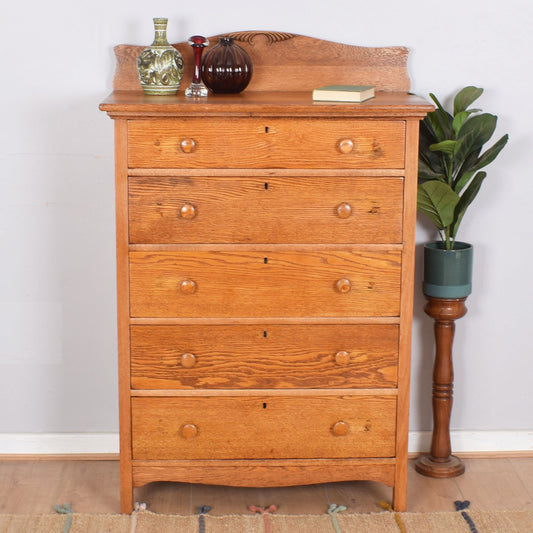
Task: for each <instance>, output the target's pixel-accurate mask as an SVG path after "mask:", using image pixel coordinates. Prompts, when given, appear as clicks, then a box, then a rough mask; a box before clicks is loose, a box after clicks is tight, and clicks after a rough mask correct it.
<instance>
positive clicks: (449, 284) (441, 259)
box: [423, 241, 474, 299]
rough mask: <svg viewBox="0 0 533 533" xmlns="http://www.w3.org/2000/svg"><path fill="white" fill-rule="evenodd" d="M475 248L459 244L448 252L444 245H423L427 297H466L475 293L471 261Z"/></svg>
mask: <svg viewBox="0 0 533 533" xmlns="http://www.w3.org/2000/svg"><path fill="white" fill-rule="evenodd" d="M473 255H474V248H473V246H472V245H471V244H468V243H466V242H456V243H455V248H454V249H453V250H446V249H445V248H444V247H443V243H442V242H440V241H439V242H429V243H426V244H425V245H424V285H423V290H424V294H425V295H426V296H432V297H433V298H450V299H453V298H466V297H467V296H468V295H469V294H470V293H471V292H472V260H473Z"/></svg>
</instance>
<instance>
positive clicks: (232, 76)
mask: <svg viewBox="0 0 533 533" xmlns="http://www.w3.org/2000/svg"><path fill="white" fill-rule="evenodd" d="M252 72H253V64H252V60H251V58H250V56H249V55H248V53H247V52H246V51H245V50H244V48H241V47H240V46H239V45H238V44H235V42H234V41H233V38H232V37H229V36H225V37H220V39H219V41H218V44H217V45H215V46H213V48H210V49H209V50H208V51H207V52H206V54H205V55H204V59H203V61H202V79H203V80H204V83H205V84H206V86H207V88H208V89H210V90H211V91H213V92H214V93H226V94H228V93H229V94H235V93H240V92H241V91H242V90H244V89H245V88H246V86H247V85H248V83H249V82H250V79H251V78H252Z"/></svg>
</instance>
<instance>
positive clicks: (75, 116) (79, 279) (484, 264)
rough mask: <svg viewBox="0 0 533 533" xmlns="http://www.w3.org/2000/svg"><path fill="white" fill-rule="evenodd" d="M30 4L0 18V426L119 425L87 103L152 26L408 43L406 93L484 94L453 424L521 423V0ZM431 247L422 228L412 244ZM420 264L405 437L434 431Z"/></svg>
mask: <svg viewBox="0 0 533 533" xmlns="http://www.w3.org/2000/svg"><path fill="white" fill-rule="evenodd" d="M29 1H30V3H29V5H28V6H27V7H28V8H27V9H26V10H25V11H24V13H21V12H20V11H18V10H15V8H14V4H13V3H12V2H10V3H7V5H6V6H3V7H1V8H0V15H1V16H0V35H2V51H3V53H2V57H3V61H2V66H3V68H2V70H3V75H2V78H1V80H2V82H1V84H0V92H1V94H2V98H1V101H2V102H3V105H2V121H1V124H2V126H1V127H0V245H1V250H2V261H0V403H1V405H2V414H1V415H0V431H2V432H84V431H87V432H108V431H110V432H113V431H116V430H117V424H118V423H117V387H116V375H117V373H116V347H115V342H116V332H115V295H114V292H115V272H114V268H115V264H114V214H113V209H114V206H113V201H114V200H113V144H112V143H113V124H112V121H111V120H110V119H109V118H107V117H106V115H105V114H103V113H101V112H99V111H98V103H99V101H100V100H101V99H102V98H103V97H104V96H105V95H106V94H107V93H108V92H110V90H111V80H112V74H113V70H114V59H113V54H112V47H113V46H114V45H115V44H118V43H130V44H149V43H150V42H151V41H152V37H153V30H152V20H151V19H152V17H153V16H167V17H168V18H169V38H170V40H171V41H173V42H177V41H182V40H185V39H186V38H187V37H188V36H190V35H192V34H195V33H202V34H205V35H215V34H218V33H222V32H224V31H237V30H251V29H255V30H258V29H265V30H267V29H268V30H278V31H290V32H293V33H299V34H304V35H310V36H313V37H319V38H323V39H329V40H335V41H340V42H345V43H349V44H359V45H363V46H386V45H405V46H408V47H409V48H410V49H411V50H412V53H411V57H410V63H409V68H410V73H411V78H412V90H413V92H416V93H418V94H420V95H422V96H427V94H428V93H429V92H430V91H431V92H435V93H436V94H438V95H439V97H441V98H442V99H443V100H445V101H446V100H447V96H448V95H450V94H452V93H453V92H455V91H456V90H457V89H459V88H460V87H462V86H464V85H469V84H474V85H478V86H481V87H484V88H485V94H484V96H483V97H482V99H481V100H480V102H479V105H480V106H481V107H483V108H484V109H485V110H487V111H490V112H493V113H496V114H497V115H499V117H500V121H499V126H498V130H497V132H496V134H497V136H501V135H502V134H503V133H505V132H509V133H510V137H511V139H510V142H509V145H508V146H507V147H506V148H505V150H504V151H503V152H502V154H501V156H500V157H499V158H498V160H497V161H496V162H495V163H493V164H492V165H491V166H490V167H489V169H488V173H489V175H488V178H487V179H486V181H485V183H484V186H483V188H482V190H481V193H480V195H479V197H478V199H477V200H476V202H475V204H474V205H473V206H472V207H471V210H470V212H469V213H468V215H467V218H466V219H465V221H464V223H463V227H462V232H461V235H460V237H461V239H462V240H468V241H470V242H473V243H474V244H475V247H476V251H475V253H476V256H475V269H474V270H475V272H474V276H475V278H474V292H473V294H472V295H471V297H470V298H469V300H468V308H469V312H468V314H467V316H466V317H465V318H463V319H461V320H460V321H458V323H457V333H456V342H455V363H456V394H455V400H456V401H455V406H454V413H453V419H452V426H453V427H454V428H457V429H464V430H478V429H490V430H496V429H506V430H509V429H531V428H533V419H532V416H531V394H530V390H531V387H530V385H531V376H532V375H533V358H532V357H531V355H532V353H531V352H532V349H531V342H530V338H531V326H530V322H531V320H530V314H531V311H530V309H531V301H533V290H532V288H531V282H530V278H531V276H530V272H531V267H530V265H529V261H528V260H531V259H533V257H532V256H533V251H532V248H531V247H530V246H528V245H529V240H530V239H531V224H530V218H531V215H530V211H531V209H530V205H529V198H531V197H532V196H533V180H532V179H531V166H532V165H531V163H532V161H531V153H532V151H531V146H532V145H533V133H532V131H531V128H530V124H531V123H532V122H533V120H532V119H533V117H532V110H531V106H530V90H531V85H532V81H533V80H532V77H533V75H532V71H531V60H532V57H531V55H532V52H531V50H533V36H532V35H533V34H532V33H531V30H530V23H531V20H532V16H533V4H531V2H530V1H529V0H523V1H521V0H509V1H508V2H506V4H505V9H501V5H500V4H498V3H495V2H488V3H487V2H485V0H472V1H470V2H464V1H463V0H462V1H458V0H452V1H450V2H448V3H447V4H446V10H445V11H439V10H438V8H437V4H431V3H428V2H427V1H426V0H411V1H410V2H403V3H398V2H396V1H393V0H383V1H382V2H376V3H372V2H370V3H369V2H366V3H365V5H364V7H361V6H360V5H359V4H358V3H357V2H352V1H335V0H332V1H330V2H327V3H324V2H318V1H316V0H312V1H304V0H293V1H292V2H290V6H288V4H287V2H286V1H283V2H282V1H280V0H271V1H270V2H269V3H268V5H267V4H264V3H254V2H250V1H244V0H236V1H233V2H220V1H216V2H215V1H214V0H203V2H201V3H195V2H170V1H168V0H159V1H158V2H155V3H154V2H139V1H137V0H134V1H132V0H129V1H124V0H119V1H117V2H102V1H100V0H94V1H93V2H90V3H86V4H85V5H83V6H82V5H80V4H79V3H76V2H67V1H58V0H50V1H49V2H46V3H40V2H37V1H35V0H29ZM487 4H489V5H487ZM490 4H493V5H490ZM22 15H23V16H22ZM498 134H499V135H498ZM497 136H495V138H497ZM431 238H433V235H432V232H431V228H430V227H429V226H428V225H427V224H426V223H425V222H424V221H422V220H419V224H418V241H419V242H420V243H422V242H424V241H425V240H428V239H431ZM419 252H421V250H420V249H419ZM419 259H420V253H419ZM420 266H421V264H420V260H419V262H418V271H417V279H418V284H417V296H416V299H415V306H416V308H415V323H414V332H413V333H414V335H413V373H412V376H413V377H412V391H413V393H412V415H411V428H412V429H413V430H426V429H430V427H431V408H430V395H431V367H432V352H433V338H432V323H431V321H430V319H429V318H427V317H426V316H425V315H424V313H423V311H422V306H423V298H422V296H421V294H420V289H419V287H420V284H421V283H420V270H421V269H420Z"/></svg>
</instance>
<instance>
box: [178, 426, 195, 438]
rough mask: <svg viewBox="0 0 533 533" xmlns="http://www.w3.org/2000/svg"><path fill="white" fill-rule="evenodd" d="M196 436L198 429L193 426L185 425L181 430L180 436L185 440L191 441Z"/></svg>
mask: <svg viewBox="0 0 533 533" xmlns="http://www.w3.org/2000/svg"><path fill="white" fill-rule="evenodd" d="M196 435H198V428H197V427H196V426H195V425H194V424H185V425H184V426H182V428H181V436H182V437H184V438H186V439H193V438H194V437H196Z"/></svg>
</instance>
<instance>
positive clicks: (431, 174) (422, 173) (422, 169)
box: [418, 157, 446, 182]
mask: <svg viewBox="0 0 533 533" xmlns="http://www.w3.org/2000/svg"><path fill="white" fill-rule="evenodd" d="M418 179H419V181H420V182H423V181H425V180H439V181H443V182H444V181H446V179H445V177H444V173H443V172H436V171H435V170H433V168H432V167H431V166H429V165H428V164H427V163H426V162H425V161H424V159H423V158H422V157H420V158H419V160H418Z"/></svg>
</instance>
